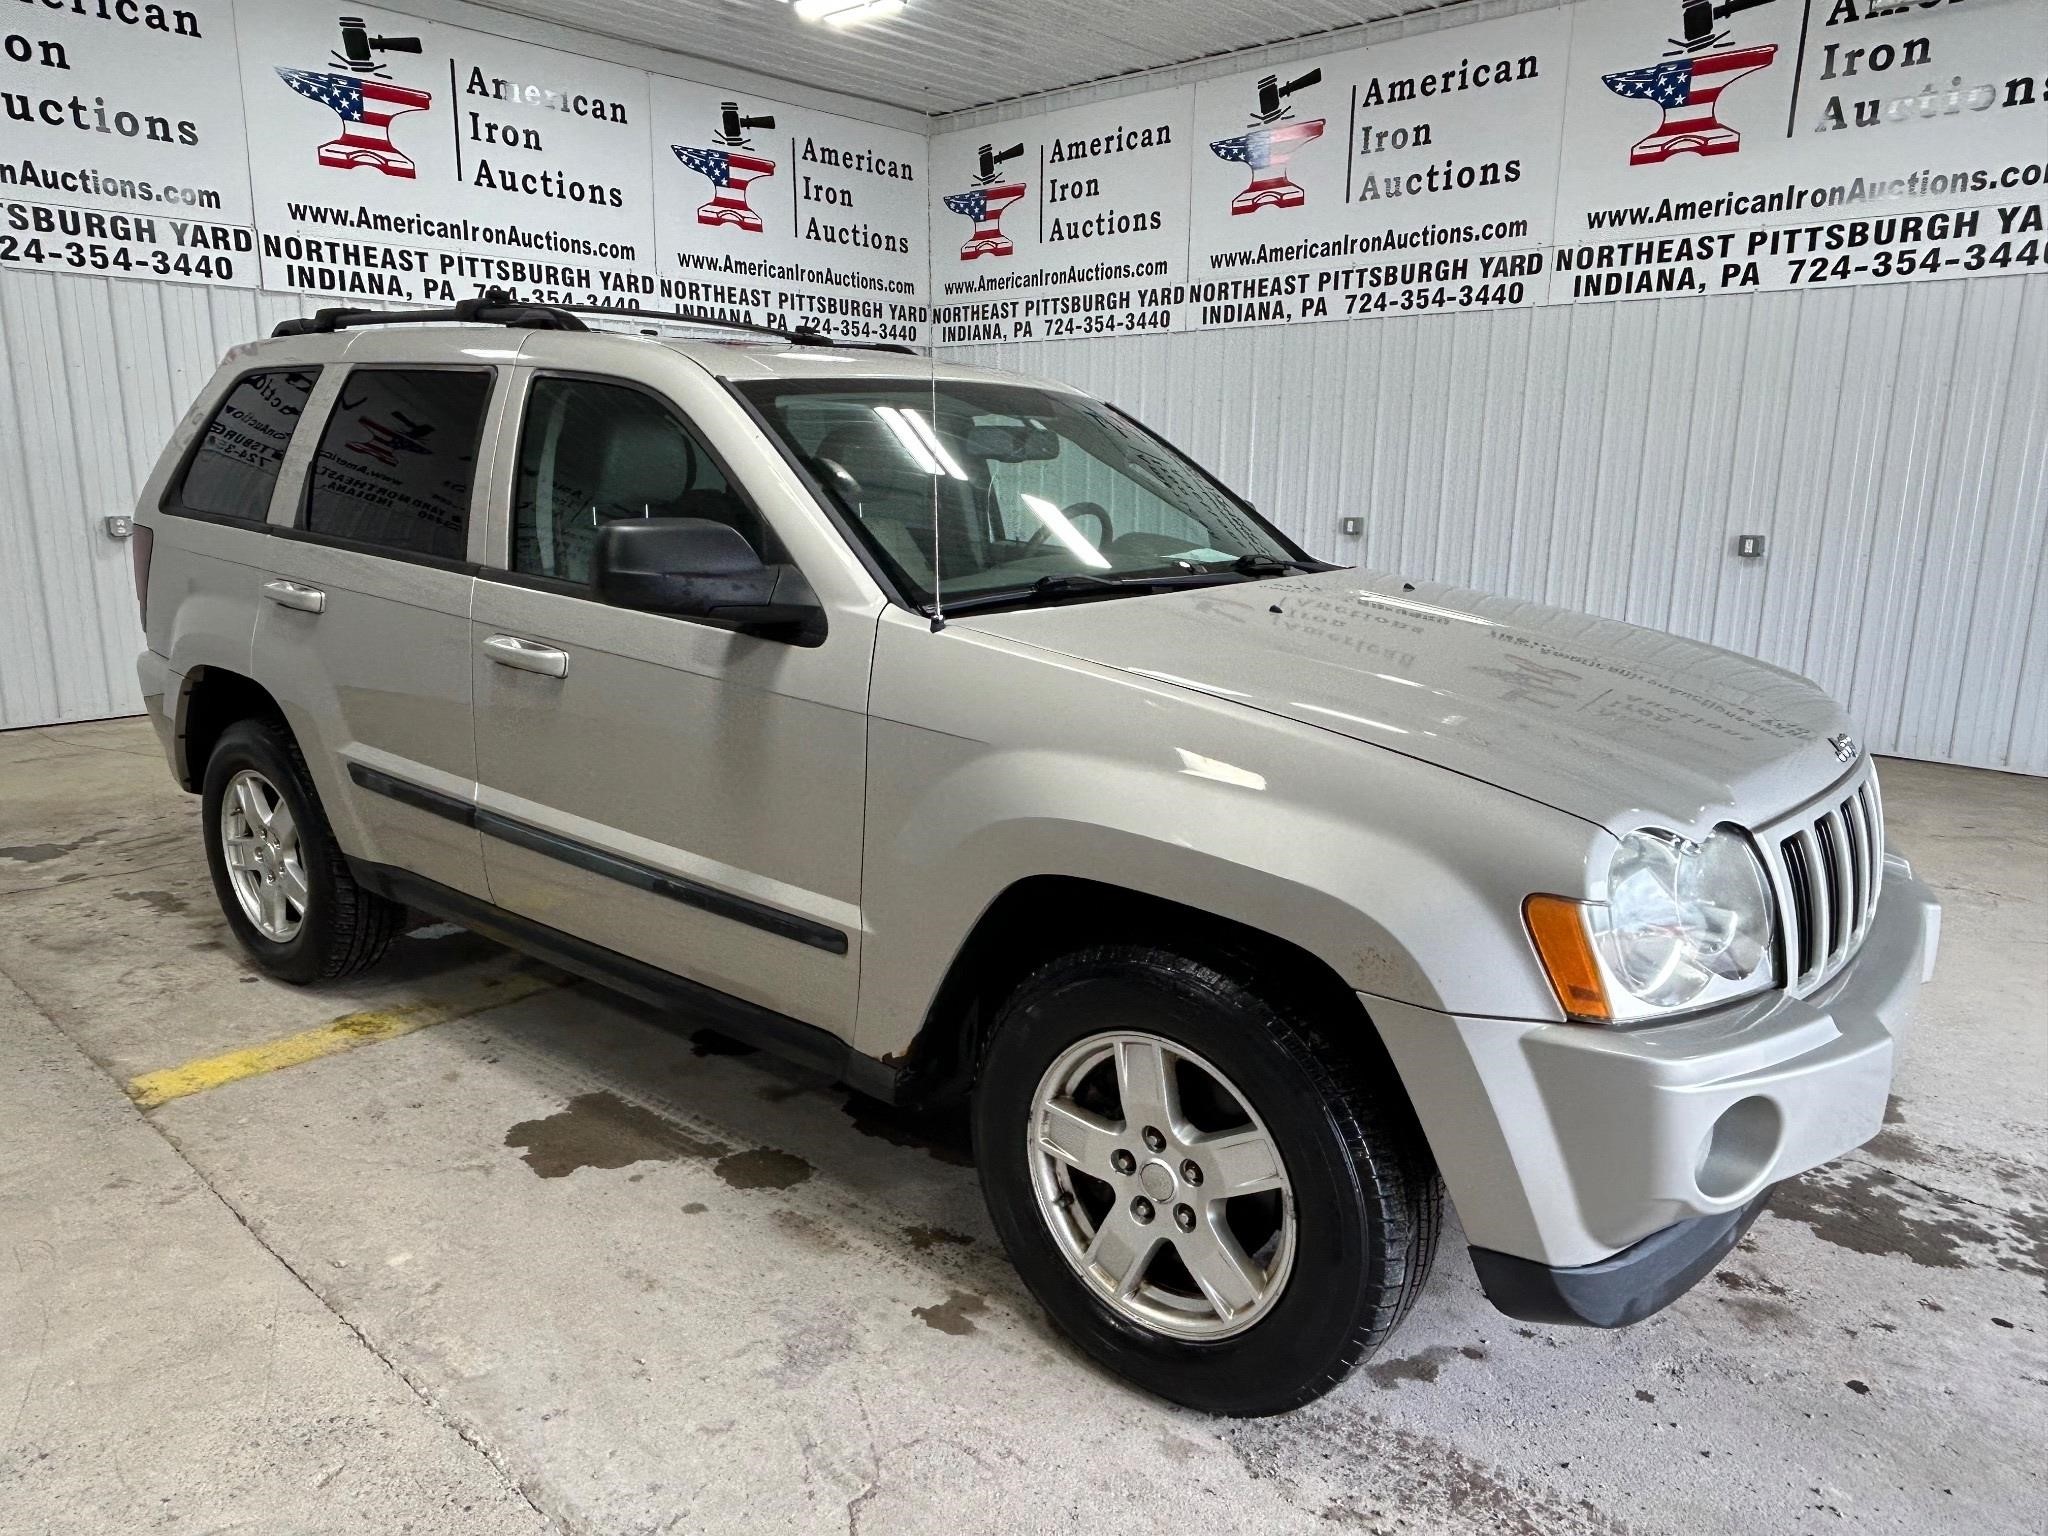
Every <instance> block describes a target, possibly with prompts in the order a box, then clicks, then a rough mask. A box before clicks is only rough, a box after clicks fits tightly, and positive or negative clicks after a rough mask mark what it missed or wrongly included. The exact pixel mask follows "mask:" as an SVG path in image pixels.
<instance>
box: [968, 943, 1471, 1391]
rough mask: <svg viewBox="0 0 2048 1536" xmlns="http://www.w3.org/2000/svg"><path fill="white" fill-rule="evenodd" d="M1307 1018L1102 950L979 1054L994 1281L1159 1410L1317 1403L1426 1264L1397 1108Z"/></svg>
mask: <svg viewBox="0 0 2048 1536" xmlns="http://www.w3.org/2000/svg"><path fill="white" fill-rule="evenodd" d="M1316 1011H1317V1010H1314V1009H1312V1008H1309V1007H1305V1006H1302V1005H1301V1004H1299V1003H1290V1002H1288V1001H1285V1000H1281V999H1278V998H1275V997H1269V996H1267V995H1266V994H1265V992H1264V991H1263V990H1262V989H1260V988H1258V987H1256V986H1255V985H1253V984H1251V983H1250V982H1248V981H1246V980H1244V979H1242V978H1240V977H1239V976H1237V975H1234V974H1231V973H1229V972H1227V971H1225V970H1221V969H1217V968H1214V967H1211V966H1209V965H1206V964H1203V963H1201V962H1199V961H1196V960H1192V959H1189V958H1186V957H1184V956H1180V955H1176V954H1173V953H1171V952H1169V951H1166V950H1162V949H1154V948H1147V947H1139V946H1128V947H1126V946H1115V947H1105V948H1100V949H1093V950H1088V951H1084V952H1081V953H1077V954H1073V955H1068V956H1065V957H1063V958H1061V959H1059V960H1057V961H1054V962H1053V963H1051V964H1050V965H1047V966H1046V967H1044V968H1042V969H1041V970H1039V971H1038V972H1037V973H1036V974H1035V975H1033V976H1032V977H1031V978H1029V979H1028V980H1027V981H1026V982H1025V983H1024V984H1023V986H1021V987H1020V988H1019V989H1018V991H1017V992H1016V993H1015V994H1014V996H1013V997H1012V998H1011V999H1010V1001H1009V1003H1008V1004H1007V1005H1006V1007H1005V1008H1004V1010H1003V1013H1002V1016H1001V1018H1000V1019H999V1021H998V1023H997V1026H996V1030H995V1034H994V1036H993V1038H992V1039H991V1041H990V1045H989V1051H988V1055H987V1058H986V1060H985V1062H984V1065H983V1069H982V1072H981V1075H980V1080H979V1083H978V1084H977V1087H976V1090H975V1106H974V1131H975V1154H976V1162H977V1164H978V1165H979V1167H980V1169H981V1177H982V1187H983V1189H984V1191H985V1193H986V1194H987V1197H988V1201H989V1207H990V1211H991V1214H992V1217H993V1219H994V1221H995V1225H996V1228H997V1230H998V1231H999V1232H1000V1233H1001V1234H1002V1237H1003V1241H1004V1243H1005V1245H1006V1247H1007V1248H1008V1249H1009V1252H1010V1255H1011V1258H1012V1260H1013V1261H1014V1262H1015V1263H1016V1265H1017V1268H1018V1270H1019V1272H1020V1273H1021V1274H1022V1275H1023V1277H1024V1280H1025V1283H1026V1284H1027V1285H1029V1286H1030V1287H1031V1289H1032V1291H1033V1293H1034V1294H1035V1295H1036V1296H1037V1297H1038V1299H1039V1300H1040V1301H1041V1302H1042V1303H1043V1304H1044V1305H1045V1307H1046V1309H1047V1310H1048V1311H1049V1312H1050V1313H1051V1314H1052V1315H1053V1318H1054V1320H1055V1321H1057V1322H1058V1323H1059V1324H1060V1326H1061V1327H1062V1328H1064V1329H1065V1330H1066V1331H1067V1332H1068V1333H1069V1334H1070V1335H1071V1336H1072V1337H1073V1338H1074V1339H1075V1340H1076V1341H1077V1342H1079V1343H1080V1344H1081V1346H1082V1347H1083V1348H1085V1349H1086V1350H1088V1352H1089V1353H1090V1354H1092V1355H1094V1356H1095V1357H1096V1358H1097V1359H1098V1360H1100V1361H1102V1363H1103V1364H1105V1365H1107V1366H1108V1367H1109V1368H1110V1369H1112V1370H1115V1371H1117V1372H1118V1373H1120V1374H1122V1375H1124V1376H1126V1377H1128V1378H1130V1379H1131V1380H1132V1381H1134V1382H1136V1383H1137V1384H1138V1385H1140V1386H1143V1387H1145V1388H1147V1389H1148V1390H1150V1391H1153V1392H1156V1393H1158V1394H1159V1395H1160V1396H1162V1397H1167V1398H1170V1399H1172V1400H1173V1401H1175V1402H1179V1403H1184V1404H1187V1405H1188V1406H1190V1407H1195V1408H1201V1409H1205V1410H1207V1411H1210V1412H1214V1413H1228V1414H1266V1413H1277V1412H1281V1411H1284V1410H1286V1409H1289V1408H1293V1407H1297V1406H1299V1405H1300V1404H1302V1403H1305V1402H1308V1401H1310V1400H1311V1399H1313V1398H1315V1397H1317V1396H1320V1395H1321V1394H1322V1393H1324V1392H1326V1391H1328V1390H1329V1389H1330V1388H1331V1387H1333V1386H1335V1385H1336V1384H1337V1383H1338V1382H1339V1381H1341V1380H1342V1379H1343V1378H1344V1376H1345V1375H1346V1374H1347V1373H1348V1372H1349V1371H1350V1370H1351V1369H1352V1367H1354V1366H1355V1365H1357V1364H1358V1362H1359V1361H1360V1360H1362V1359H1364V1358H1365V1357H1366V1356H1367V1355H1368V1354H1370V1353H1371V1352H1372V1351H1373V1350H1374V1349H1376V1348H1378V1346H1379V1345H1380V1343H1381V1342H1382V1341H1383V1340H1384V1339H1385V1338H1386V1337H1387V1335H1388V1334H1390V1333H1391V1332H1392V1331H1393V1329H1394V1327H1395V1326H1396V1325H1397V1324H1398V1323H1399V1322H1400V1320H1401V1318H1402V1317H1403V1316H1405V1315H1406V1313H1407V1311H1408V1309H1409V1308H1410V1307H1411V1306H1412V1305H1413V1304H1414V1301H1415V1298H1416V1296H1417V1295H1418V1294H1419V1293H1420V1291H1421V1288H1422V1282H1423V1279H1424V1277H1425V1276H1426V1275H1427V1273H1428V1270H1429V1265H1430V1262H1431V1259H1432V1258H1433V1257H1434V1253H1435V1247H1436V1239H1437V1232H1438V1228H1439V1225H1440V1222H1441V1211H1442V1194H1441V1186H1440V1185H1439V1183H1438V1181H1437V1177H1436V1171H1435V1168H1434V1165H1433V1164H1432V1163H1431V1161H1430V1159H1429V1156H1428V1153H1427V1151H1426V1149H1425V1148H1424V1147H1423V1145H1422V1142H1421V1137H1420V1134H1419V1132H1418V1131H1417V1130H1416V1128H1415V1126H1414V1122H1413V1116H1412V1114H1411V1112H1410V1111H1409V1109H1408V1106H1407V1102H1406V1100H1405V1098H1403V1096H1402V1095H1401V1094H1400V1092H1399V1090H1398V1087H1397V1086H1396V1085H1395V1084H1394V1083H1393V1082H1392V1080H1391V1077H1390V1076H1389V1073H1390V1070H1391V1069H1389V1068H1386V1067H1385V1066H1384V1064H1383V1063H1382V1064H1381V1066H1380V1067H1379V1068H1378V1069H1377V1070H1375V1069H1374V1068H1373V1067H1372V1066H1370V1065H1367V1063H1369V1062H1371V1061H1372V1059H1373V1055H1374V1053H1372V1052H1369V1051H1366V1050H1351V1051H1344V1050H1340V1049H1338V1048H1336V1047H1335V1046H1334V1045H1333V1044H1332V1042H1330V1041H1328V1040H1325V1039H1324V1038H1322V1037H1321V1036H1320V1035H1319V1033H1318V1031H1317V1028H1316V1021H1315V1019H1314V1018H1313V1017H1311V1015H1312V1014H1313V1013H1315V1012H1316ZM1343 1027H1345V1028H1349V1029H1365V1028H1369V1026H1368V1025H1367V1024H1366V1022H1365V1021H1364V1020H1363V1019H1362V1018H1361V1019H1355V1020H1354V1019H1346V1020H1344V1021H1343Z"/></svg>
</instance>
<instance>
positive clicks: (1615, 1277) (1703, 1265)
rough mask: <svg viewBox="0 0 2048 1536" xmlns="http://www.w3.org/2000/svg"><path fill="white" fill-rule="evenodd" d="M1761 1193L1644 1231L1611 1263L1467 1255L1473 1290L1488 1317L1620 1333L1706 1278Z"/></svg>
mask: <svg viewBox="0 0 2048 1536" xmlns="http://www.w3.org/2000/svg"><path fill="white" fill-rule="evenodd" d="M1770 1198H1771V1192H1770V1190H1768V1189H1765V1190H1762V1191H1760V1192H1758V1193H1757V1194H1755V1195H1752V1196H1751V1197H1750V1200H1749V1203H1748V1204H1747V1205H1739V1206H1737V1207H1736V1208H1735V1209H1734V1210H1732V1211H1727V1212H1724V1213H1723V1214H1722V1215H1719V1216H1695V1217H1693V1219H1692V1220H1691V1221H1681V1222H1679V1223H1678V1224H1677V1225H1676V1226H1670V1227H1666V1228H1664V1229H1663V1230H1662V1231H1661V1232H1652V1233H1651V1234H1650V1235H1649V1236H1648V1237H1646V1238H1644V1239H1643V1240H1642V1241H1641V1242H1639V1243H1631V1244H1630V1245H1629V1246H1628V1247H1626V1248H1624V1249H1622V1250H1621V1252H1619V1253H1617V1254H1616V1255H1614V1257H1613V1258H1611V1259H1602V1260H1600V1262H1599V1263H1597V1264H1582V1265H1580V1266H1579V1267H1578V1268H1576V1269H1553V1268H1552V1267H1551V1266H1550V1265H1548V1264H1538V1263H1537V1262H1536V1261H1535V1260H1534V1259H1518V1258H1516V1257H1515V1256H1514V1255H1513V1254H1511V1253H1495V1252H1494V1251H1493V1250H1492V1249H1491V1248H1474V1249H1473V1250H1472V1268H1473V1270H1474V1271H1475V1272H1476V1273H1477V1274H1478V1276H1479V1288H1480V1289H1481V1290H1483V1291H1485V1292H1486V1299H1487V1300H1488V1301H1490V1302H1492V1303H1493V1306H1494V1310H1495V1311H1497V1312H1504V1313H1506V1314H1507V1315H1508V1316H1509V1317H1513V1318H1518V1319H1520V1320H1521V1321H1522V1322H1525V1323H1550V1324H1553V1325H1556V1324H1573V1325H1578V1326H1583V1327H1588V1328H1626V1327H1627V1326H1628V1325H1629V1324H1630V1323H1640V1322H1641V1321H1642V1320H1643V1319H1644V1318H1646V1317H1648V1316H1649V1315H1650V1314H1651V1313H1653V1312H1661V1311H1663V1310H1664V1309H1665V1308H1666V1307H1668V1306H1670V1305H1671V1303H1672V1302H1674V1301H1676V1300H1678V1298H1679V1297H1681V1296H1683V1295H1684V1294H1685V1293H1686V1292H1687V1291H1689V1290H1691V1289H1692V1288H1693V1287H1694V1286H1696V1285H1698V1284H1699V1283H1700V1282H1701V1281H1702V1280H1704V1279H1706V1278H1707V1276H1708V1275H1710V1274H1712V1273H1713V1270H1714V1266H1715V1265H1717V1264H1719V1263H1720V1262H1721V1260H1722V1259H1724V1258H1726V1257H1727V1255H1728V1250H1729V1249H1731V1248H1733V1247H1734V1246H1735V1245H1736V1244H1737V1243H1738V1242H1740V1241H1741V1240H1742V1234H1743V1233H1745V1232H1747V1231H1748V1230H1749V1225H1750V1223H1751V1222H1753V1221H1755V1220H1756V1219H1757V1217H1759V1216H1761V1215H1762V1214H1763V1211H1764V1202H1765V1201H1766V1200H1768V1199H1770Z"/></svg>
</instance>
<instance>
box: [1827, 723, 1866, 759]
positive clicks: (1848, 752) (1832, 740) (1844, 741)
mask: <svg viewBox="0 0 2048 1536" xmlns="http://www.w3.org/2000/svg"><path fill="white" fill-rule="evenodd" d="M1828 745H1829V746H1831V747H1833V748H1834V749H1835V756H1836V758H1837V759H1839V760H1840V761H1842V762H1845V763H1853V762H1855V761H1856V754H1857V753H1858V752H1860V751H1861V750H1862V748H1860V747H1858V746H1857V745H1856V738H1855V737H1854V736H1851V735H1850V734H1849V733H1848V732H1847V731H1844V732H1843V733H1842V734H1841V735H1839V736H1830V737H1829V738H1828Z"/></svg>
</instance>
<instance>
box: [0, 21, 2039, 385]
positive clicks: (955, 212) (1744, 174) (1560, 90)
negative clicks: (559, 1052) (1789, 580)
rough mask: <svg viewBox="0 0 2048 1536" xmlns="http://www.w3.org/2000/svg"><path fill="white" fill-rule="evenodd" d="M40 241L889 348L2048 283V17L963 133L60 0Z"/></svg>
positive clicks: (1516, 67)
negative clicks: (2003, 280) (712, 321)
mask: <svg viewBox="0 0 2048 1536" xmlns="http://www.w3.org/2000/svg"><path fill="white" fill-rule="evenodd" d="M6 10H7V11H8V12H9V13H10V14H9V15H8V16H7V17H6V26H5V27H4V28H0V85H4V90H0V134H4V138H0V264H5V265H9V266H15V267H21V268H26V269H29V270H36V271H54V272H83V273H101V274H106V275H110V276H116V277H128V278H138V279H147V280H160V281H171V282H192V283H209V284H233V285H237V286H249V285H253V284H256V283H258V282H260V283H262V285H263V286H265V287H270V288H279V289H287V290H297V291H303V292H309V293H317V294H322V295H333V296H338V297H344V298H346V297H380V298H386V299H393V300H398V301H403V302H415V303H447V302H450V301H452V300H455V299H460V298H465V297H469V296H471V295H474V294H476V293H479V292H481V291H482V290H483V289H485V288H486V287H502V288H507V289H510V290H512V291H513V292H514V293H516V294H518V295H519V296H521V297H525V298H532V299H539V300H553V301H556V302H573V303H586V304H597V305H609V306H615V307H621V308H624V307H628V306H631V305H635V304H639V305H643V306H645V307H648V308H651V309H666V308H673V307H684V308H691V309H700V310H709V311H711V312H713V313H714V314H717V315H720V316H723V317H727V318H733V319H744V320H749V321H753V322H756V323H764V324H773V325H781V326H788V327H798V326H807V327H811V328H815V329H817V330H820V331H822V332H824V333H826V334H827V335H831V336H836V337H843V338H846V339H848V340H856V341H876V342H907V343H913V344H925V343H932V342H936V343H940V344H946V343H969V342H977V341H989V340H1012V339H1020V338H1022V339H1040V338H1046V337H1066V336H1082V335H1128V334H1142V333H1148V332H1156V331H1162V330H1178V329H1187V328H1201V327H1224V326H1239V325H1268V324H1296V323H1309V322H1316V321H1323V320H1341V319H1349V318H1368V317H1373V316H1379V315H1386V314H1402V313H1426V312H1434V311H1438V310H1458V309H1480V308H1500V307H1513V306H1520V305H1530V304H1565V303H1587V302H1601V301H1607V300H1617V299H1630V298H1637V297H1648V296H1655V295H1669V294H1714V293H1723V292H1743V291H1769V290H1773V289H1784V288H1792V287H1801V286H1808V285H1813V284H1827V285H1838V284H1861V283H1880V282H1895V281H1916V282H1917V281H1924V280H1927V279H1938V278H1947V277H1963V276H1972V275H1998V274H2001V273H2011V272H2038V271H2043V270H2048V229H2044V211H2048V205H2044V202H2043V197H2044V193H2048V59H2044V57H2043V51H2044V47H2048V0H1663V3H1649V0H1578V3H1576V4H1574V5H1570V6H1567V7H1562V8H1558V9H1552V10H1545V11H1537V12H1533V13H1530V14H1527V15H1520V16H1512V17H1506V18H1500V19H1496V20H1492V21H1486V22H1479V23H1474V24H1471V25H1468V26H1463V27H1453V28H1445V29H1441V30H1439V31H1436V32H1431V33H1427V34H1423V35H1419V36H1412V37H1405V38H1399V39H1396V40H1393V41H1390V42H1386V43H1375V44H1371V45H1368V46H1365V47H1362V48H1354V49H1350V50H1347V51H1343V52H1333V53H1330V54H1327V55H1324V56H1321V57H1319V58H1310V59H1304V60H1300V61H1298V62H1296V63H1294V64H1292V65H1289V66H1286V67H1284V68H1274V69H1266V70H1256V71H1248V72H1246V73H1243V74H1239V75H1234V76H1230V77H1226V78H1222V79H1217V80H1210V81H1206V82H1204V83H1203V84H1201V85H1200V86H1199V87H1177V88H1174V89H1170V90H1163V91H1154V92H1149V93H1146V94H1143V95H1138V96H1131V97H1126V98H1123V99H1121V100H1116V101H1108V102H1100V103H1096V104H1093V105H1089V106H1084V107H1064V108H1060V109H1058V110H1056V111H1050V112H1045V113H1040V114H1037V115H1035V116H1029V117H1025V118H1022V119H1018V120H1015V121H1012V122H1009V123H1006V124H1003V125H1001V126H998V127H994V128H978V129H969V130H959V131H955V132H949V133H941V134H938V135H937V136H935V137H932V138H929V139H927V138H925V137H924V136H922V135H919V134H917V133H912V132H905V131H902V130H897V129H890V128H882V127H877V126H875V125H873V124H869V123H863V122H859V121H856V120H854V119H851V118H846V117H839V116H834V115H832V114H829V113H824V112H818V111H814V110H811V109H807V108H802V107H796V106H792V105H790V104H789V103H786V102H779V101H772V100H766V99H762V98H758V97H752V96H749V95H748V94H747V93H745V92H742V91H739V90H737V89H734V88H731V87H722V86H718V85H716V84H708V85H707V84H701V83H696V82H692V81H684V80H675V79H668V78H665V77H661V76H654V75H650V74H648V73H647V72H645V71H642V70H639V69H632V68H627V67H624V66H620V65H617V64H612V63H608V62H604V61H601V60H596V59H591V58H586V57H583V56H581V55H578V54H573V53H565V52H561V51H558V50H555V49H551V48H543V47H538V46H535V45H531V44H527V43H520V42H512V41H507V40H505V39H502V38H497V37H492V36H488V35H485V34H482V33H479V32H474V31H470V30H466V29H463V28H459V27H451V26H444V25H441V24H439V23H432V22H423V21H420V20H417V19H415V18H412V17H409V16H407V15H406V14H404V13H403V12H401V11H395V10H388V9H378V10H361V9H360V8H357V9H356V10H355V11H352V12H351V13H350V14H347V15H341V14H337V12H336V11H335V10H334V9H333V8H332V7H331V6H330V5H328V4H326V3H325V0H241V3H240V4H239V5H234V6H231V5H230V3H229V0H184V3H182V4H177V5H157V4H149V3H141V0H22V3H18V4H15V5H10V6H7V7H6Z"/></svg>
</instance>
